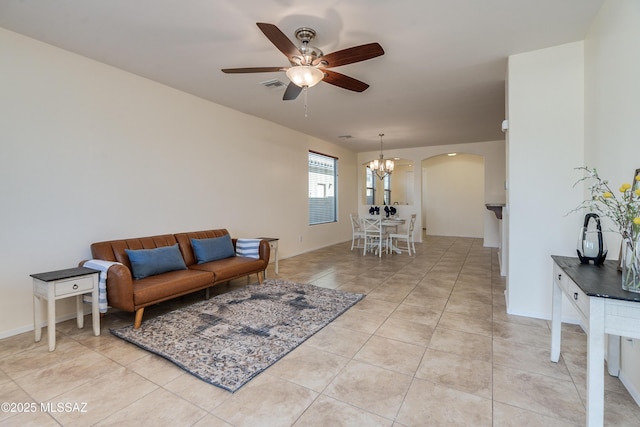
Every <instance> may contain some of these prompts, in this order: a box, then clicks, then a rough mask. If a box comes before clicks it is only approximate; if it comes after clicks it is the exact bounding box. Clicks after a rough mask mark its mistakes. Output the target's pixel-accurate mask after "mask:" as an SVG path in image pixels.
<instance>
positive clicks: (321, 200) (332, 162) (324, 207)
mask: <svg viewBox="0 0 640 427" xmlns="http://www.w3.org/2000/svg"><path fill="white" fill-rule="evenodd" d="M337 171H338V159H337V158H335V157H331V156H326V155H324V154H320V153H314V152H313V151H309V225H313V224H323V223H326V222H336V221H337V211H338V209H337V199H338V198H337V195H338V189H337V188H336V184H337V182H338V180H337V176H338V172H337Z"/></svg>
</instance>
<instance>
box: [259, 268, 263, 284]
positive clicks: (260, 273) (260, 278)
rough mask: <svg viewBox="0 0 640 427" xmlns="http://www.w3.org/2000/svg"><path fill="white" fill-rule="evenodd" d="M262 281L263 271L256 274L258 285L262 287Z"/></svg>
mask: <svg viewBox="0 0 640 427" xmlns="http://www.w3.org/2000/svg"><path fill="white" fill-rule="evenodd" d="M263 280H264V271H259V272H258V283H260V284H261V285H262V281H263Z"/></svg>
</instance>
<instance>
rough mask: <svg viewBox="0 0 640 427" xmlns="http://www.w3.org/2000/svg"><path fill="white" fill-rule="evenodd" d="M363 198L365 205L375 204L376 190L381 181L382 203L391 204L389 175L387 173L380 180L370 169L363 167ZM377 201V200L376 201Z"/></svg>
mask: <svg viewBox="0 0 640 427" xmlns="http://www.w3.org/2000/svg"><path fill="white" fill-rule="evenodd" d="M365 171H366V175H365V198H366V204H367V205H376V204H377V202H376V190H378V187H379V185H380V182H382V187H383V191H384V194H383V203H384V204H386V205H390V204H391V175H387V176H385V177H384V179H382V180H380V178H378V175H376V174H375V173H374V172H373V171H372V170H371V169H369V168H368V167H366V168H365ZM378 202H379V201H378Z"/></svg>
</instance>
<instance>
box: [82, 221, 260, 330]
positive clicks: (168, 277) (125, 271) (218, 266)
mask: <svg viewBox="0 0 640 427" xmlns="http://www.w3.org/2000/svg"><path fill="white" fill-rule="evenodd" d="M228 234H229V232H228V231H227V230H226V229H219V230H206V231H195V232H189V233H179V234H165V235H159V236H150V237H138V238H132V239H122V240H111V241H105V242H98V243H93V244H92V245H91V254H92V256H93V258H94V259H100V260H104V261H117V262H119V263H121V264H122V265H120V264H114V265H112V266H111V267H109V270H108V271H107V283H106V285H107V300H108V302H109V306H111V307H113V308H118V309H120V310H124V311H128V312H135V313H136V315H135V322H134V327H135V328H136V329H137V328H139V327H140V325H141V324H142V315H143V314H144V309H145V307H148V306H150V305H153V304H157V303H159V302H162V301H166V300H169V299H172V298H175V297H179V296H181V295H185V294H189V293H191V292H195V291H198V290H201V289H206V288H209V287H211V286H213V285H216V284H218V283H223V282H227V281H229V280H232V279H236V278H239V277H244V276H249V275H251V274H254V273H255V274H257V276H258V282H259V283H262V281H263V279H264V271H265V270H266V268H267V265H268V264H269V256H270V248H269V242H267V241H266V240H262V241H261V242H260V246H259V256H260V257H259V258H258V259H256V258H248V257H241V256H233V257H229V258H224V259H219V260H216V261H210V262H207V263H204V264H197V263H196V259H195V256H194V253H193V248H192V246H191V238H195V239H206V238H212V237H223V236H225V235H228ZM232 241H233V245H234V248H235V244H236V241H237V239H232ZM176 243H177V244H178V246H179V248H180V252H181V253H182V257H183V258H184V261H185V264H186V266H187V269H186V270H177V271H169V272H165V273H161V274H157V275H153V276H149V277H145V278H143V279H134V278H133V276H132V274H131V270H132V269H131V262H130V261H129V257H128V256H127V253H126V251H125V249H133V250H136V249H154V248H159V247H163V246H172V245H175V244H176Z"/></svg>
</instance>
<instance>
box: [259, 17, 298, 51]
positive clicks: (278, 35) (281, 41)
mask: <svg viewBox="0 0 640 427" xmlns="http://www.w3.org/2000/svg"><path fill="white" fill-rule="evenodd" d="M256 25H257V26H258V28H260V30H262V32H263V33H264V35H265V36H267V38H268V39H269V41H271V43H273V45H274V46H275V47H277V48H278V50H279V51H280V52H282V53H284V54H285V56H286V57H287V58H289V59H291V58H292V57H294V56H300V55H301V53H300V51H299V50H298V48H297V47H296V45H294V44H293V43H292V42H291V40H289V37H287V36H285V35H284V33H283V32H282V31H280V29H279V28H278V27H276V26H275V25H273V24H266V23H264V22H258V23H256Z"/></svg>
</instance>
